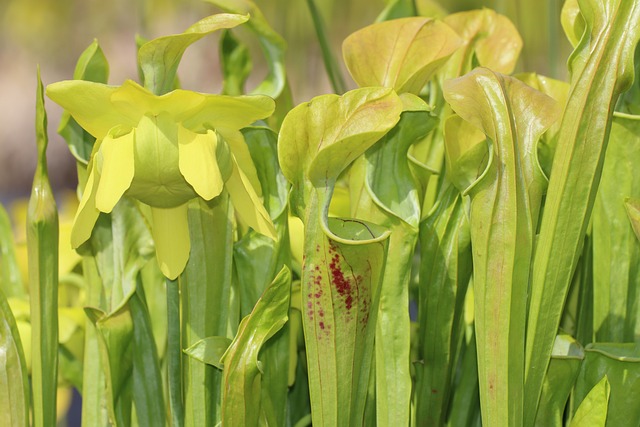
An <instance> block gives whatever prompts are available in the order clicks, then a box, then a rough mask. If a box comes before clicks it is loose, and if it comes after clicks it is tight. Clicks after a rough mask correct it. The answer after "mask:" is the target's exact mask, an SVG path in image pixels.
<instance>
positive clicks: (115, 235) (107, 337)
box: [81, 197, 157, 423]
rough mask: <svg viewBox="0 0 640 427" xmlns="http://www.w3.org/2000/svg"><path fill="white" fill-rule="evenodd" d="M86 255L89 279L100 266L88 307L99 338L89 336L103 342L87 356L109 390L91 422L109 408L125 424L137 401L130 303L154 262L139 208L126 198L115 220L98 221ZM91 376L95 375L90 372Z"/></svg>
mask: <svg viewBox="0 0 640 427" xmlns="http://www.w3.org/2000/svg"><path fill="white" fill-rule="evenodd" d="M81 249H82V251H83V253H84V254H85V256H87V258H88V259H86V260H85V262H84V263H83V267H84V268H85V272H86V273H85V274H87V273H88V272H89V271H90V269H89V268H88V267H91V265H90V262H91V258H93V260H94V261H93V262H94V263H95V264H94V266H93V267H91V270H92V269H93V268H95V273H90V274H91V276H89V277H90V279H89V281H90V284H89V287H90V290H89V292H90V293H91V296H90V297H89V298H88V304H90V305H91V306H90V307H89V308H86V309H85V311H86V312H87V315H88V316H89V318H90V320H91V322H92V325H94V326H95V332H94V329H93V328H91V329H90V328H87V335H88V336H91V335H93V334H94V333H95V334H96V335H97V338H98V340H97V341H98V345H97V348H95V347H93V346H92V343H91V342H89V343H87V346H89V347H88V348H89V350H85V356H86V357H100V360H101V364H100V369H102V370H103V373H104V386H105V387H106V389H107V392H106V393H107V394H106V401H105V402H104V403H100V402H99V401H98V402H95V401H94V400H93V399H95V398H96V396H91V397H90V398H89V401H88V402H87V405H88V411H87V412H88V413H90V414H92V415H91V416H92V417H93V418H88V420H93V421H94V422H95V417H99V418H98V419H101V417H100V416H99V413H100V411H102V410H104V408H103V409H98V407H99V406H100V405H104V406H106V409H107V412H108V414H109V419H110V421H111V422H112V423H113V422H119V423H121V422H124V421H127V420H129V419H130V418H131V404H132V401H133V399H134V397H136V396H134V395H133V393H132V390H133V389H132V387H133V379H132V374H133V354H132V353H131V352H132V351H133V350H132V348H133V345H134V344H133V342H134V341H133V340H134V330H133V329H134V323H133V319H132V315H131V310H130V304H129V300H130V298H131V297H132V295H133V294H134V292H135V291H136V286H137V277H138V274H139V272H140V270H141V269H142V267H143V266H144V265H145V264H147V263H148V262H149V260H150V259H151V258H152V257H153V252H154V250H153V241H152V239H151V233H150V230H149V227H148V224H147V222H146V220H145V218H144V217H143V215H142V213H141V212H140V210H139V208H138V207H137V206H136V205H135V204H134V202H132V201H131V200H130V199H128V198H126V197H125V198H123V199H121V200H120V202H118V204H117V205H116V206H115V207H114V209H113V211H112V212H111V214H110V215H108V216H107V215H102V216H100V217H99V218H98V221H97V223H96V227H95V230H94V232H93V234H92V236H91V238H90V240H89V241H88V242H87V243H86V244H85V245H83V246H82V247H81ZM89 256H90V257H89ZM93 274H95V276H93ZM136 357H142V356H141V355H137V356H136ZM91 363H93V361H92V360H91V359H88V360H87V359H85V366H91V367H92V368H93V369H98V367H97V366H93V365H91ZM85 369H87V368H85ZM88 373H93V375H94V377H95V375H96V374H95V371H93V370H91V369H89V370H88ZM94 380H95V378H91V377H88V378H87V377H86V376H85V378H84V381H83V384H84V385H85V388H86V387H93V385H94V384H93V382H92V381H94ZM99 381H102V380H101V379H99ZM91 390H95V389H91ZM97 390H100V389H99V388H97ZM156 392H157V391H156ZM127 422H128V421H127Z"/></svg>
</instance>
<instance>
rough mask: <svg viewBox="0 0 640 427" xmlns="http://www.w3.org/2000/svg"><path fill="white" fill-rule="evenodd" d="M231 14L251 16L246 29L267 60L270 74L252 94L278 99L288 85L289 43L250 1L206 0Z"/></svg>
mask: <svg viewBox="0 0 640 427" xmlns="http://www.w3.org/2000/svg"><path fill="white" fill-rule="evenodd" d="M206 1H207V2H209V3H212V4H213V5H215V6H217V7H219V8H220V9H222V10H224V11H226V12H229V13H237V14H242V15H246V16H249V20H248V21H247V25H246V27H247V28H249V29H250V30H251V31H252V32H253V33H254V34H255V35H256V36H257V37H258V40H259V42H260V46H261V47H262V52H263V53H264V56H265V58H266V60H267V67H268V68H269V72H268V73H267V76H266V77H265V78H264V80H262V82H261V83H260V84H259V85H258V87H256V88H255V89H253V90H252V91H251V93H252V94H258V95H267V96H270V97H272V98H274V99H275V98H278V97H279V96H280V95H281V94H282V92H283V90H284V89H285V86H286V84H287V77H286V71H285V66H284V56H285V50H286V48H287V43H286V42H285V41H284V39H283V38H282V37H281V36H280V35H279V34H278V33H276V32H275V31H274V30H273V28H271V26H270V25H269V23H268V22H267V20H266V19H265V17H264V15H263V14H262V12H261V11H260V9H259V8H258V6H257V5H256V4H255V3H253V2H252V1H250V0H206Z"/></svg>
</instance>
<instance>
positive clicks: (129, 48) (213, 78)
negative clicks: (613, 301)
mask: <svg viewBox="0 0 640 427" xmlns="http://www.w3.org/2000/svg"><path fill="white" fill-rule="evenodd" d="M388 1H389V0H388ZM388 1H387V2H388ZM416 1H433V0H416ZM387 2H385V1H384V0H340V1H338V0H316V3H317V4H318V7H319V8H320V10H321V13H322V16H323V17H324V20H325V23H326V26H327V28H328V29H329V36H330V38H331V43H332V45H333V47H334V51H335V52H336V55H337V56H338V57H340V44H341V42H342V40H343V39H344V38H345V37H346V36H347V35H348V34H350V33H351V32H353V31H355V30H357V29H359V28H361V27H363V26H365V25H368V24H370V23H372V22H373V21H374V20H375V18H376V16H377V15H378V14H379V13H380V12H381V11H382V9H383V8H384V6H385V3H387ZM256 3H257V4H258V6H259V7H260V8H261V9H262V10H263V12H264V14H265V16H266V17H267V19H268V20H269V22H270V23H271V24H272V26H273V27H274V28H275V29H276V31H278V32H279V33H280V34H281V35H282V36H283V37H284V38H285V39H286V40H287V42H288V45H289V47H288V53H287V55H288V56H287V58H288V59H287V61H288V64H287V66H288V68H287V69H288V72H289V75H288V78H289V80H290V84H291V87H292V92H293V96H294V100H295V101H296V102H302V101H305V100H308V99H310V98H311V97H312V96H315V95H318V94H321V93H327V92H330V91H331V88H330V86H329V84H328V80H327V78H326V75H325V72H324V68H323V64H322V60H321V56H320V51H319V47H318V44H317V39H316V36H315V32H314V29H313V24H312V21H311V18H310V15H309V11H308V7H307V2H306V1H305V0H256ZM440 5H441V6H443V8H444V9H446V10H448V11H450V12H455V11H460V10H466V9H473V8H480V7H490V8H493V9H496V10H497V11H499V12H501V13H504V14H506V15H507V16H509V17H510V18H511V19H512V21H514V22H515V23H516V26H517V27H518V28H519V29H520V31H521V34H522V36H523V39H524V40H525V47H524V51H523V57H522V60H521V64H520V66H519V69H520V70H528V71H536V72H538V73H541V74H546V75H550V76H554V77H560V78H562V77H564V74H565V71H564V68H565V67H564V63H565V58H566V55H567V52H568V44H567V42H566V41H565V39H564V35H563V34H562V32H561V30H560V19H559V16H560V8H561V0H540V1H531V0H488V1H486V0H485V1H482V0H441V1H440ZM215 12H216V9H215V7H213V6H212V5H210V4H208V3H205V2H202V1H200V0H109V1H104V0H0V202H3V203H9V202H11V201H12V200H14V199H15V198H18V197H25V196H27V195H28V194H29V191H30V186H31V178H32V174H33V171H34V168H35V159H36V149H35V143H34V137H35V131H34V103H35V87H36V66H37V64H39V65H40V67H41V71H42V79H43V82H44V84H45V85H46V84H48V83H52V82H55V81H59V80H64V79H69V78H71V76H72V74H73V69H74V66H75V62H76V59H77V58H78V56H79V55H80V53H81V52H82V51H83V50H84V49H85V48H86V47H87V46H88V45H89V44H90V43H91V42H92V41H93V39H94V38H96V39H98V41H99V42H100V44H101V46H102V48H103V50H104V52H105V54H106V56H107V58H108V60H109V62H110V68H111V75H110V83H111V84H121V83H122V82H123V81H124V80H125V79H128V78H133V79H135V78H136V57H135V43H134V39H135V35H136V34H139V35H141V36H143V37H146V38H154V37H158V36H161V35H167V34H172V33H177V32H182V31H183V30H184V29H186V28H187V27H188V26H189V25H190V24H192V23H194V22H196V21H197V20H199V19H201V18H202V17H205V16H207V15H209V14H212V13H215ZM238 32H239V33H240V34H239V35H240V36H241V37H242V31H241V29H240V30H239V31H238ZM217 47H218V39H217V37H216V35H212V36H208V37H206V38H205V39H203V40H201V41H199V42H198V43H196V44H195V45H194V46H193V47H191V48H190V49H188V50H187V52H186V54H185V57H184V60H183V62H182V63H181V66H180V70H179V76H180V79H181V82H182V85H183V87H185V88H187V89H191V90H198V91H204V92H210V93H216V92H219V90H220V88H221V77H220V72H219V65H218V57H217ZM253 57H254V76H255V78H256V79H258V78H260V77H261V75H263V71H262V70H263V69H264V66H263V65H261V62H260V61H261V59H262V57H261V55H260V53H259V50H258V48H257V47H256V52H255V54H254V55H253ZM347 81H349V82H350V79H349V78H347ZM249 84H250V83H249ZM47 111H48V114H49V137H50V145H49V166H50V173H51V180H52V185H53V186H54V189H55V190H56V191H59V190H61V189H64V188H68V189H73V188H75V167H74V164H73V159H72V158H71V156H70V155H69V154H68V151H67V148H66V145H65V144H64V142H63V141H62V139H61V138H60V137H59V136H58V135H57V133H56V129H57V125H58V121H59V118H60V114H61V110H60V108H59V107H58V106H57V105H55V104H53V103H52V102H47Z"/></svg>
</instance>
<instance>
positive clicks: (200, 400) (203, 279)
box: [179, 191, 237, 427]
mask: <svg viewBox="0 0 640 427" xmlns="http://www.w3.org/2000/svg"><path fill="white" fill-rule="evenodd" d="M189 234H190V236H191V241H192V249H191V256H190V257H189V261H188V262H187V266H186V267H185V270H184V272H183V273H182V274H181V275H180V278H179V280H180V285H181V292H182V319H183V330H182V348H183V349H185V348H190V347H192V346H194V345H195V344H196V343H197V342H198V341H200V340H202V339H205V338H207V337H211V336H220V337H226V336H227V335H228V334H229V332H228V329H227V328H228V325H229V324H230V323H235V324H237V320H236V319H234V318H233V317H231V314H230V300H231V283H232V282H231V279H232V270H233V264H232V257H233V237H234V224H233V210H232V207H231V203H230V201H229V195H228V193H227V192H226V191H223V193H222V194H221V195H220V196H219V197H216V198H215V199H213V200H211V201H209V202H205V201H203V200H197V201H193V202H191V204H190V205H189ZM187 325H188V326H187ZM218 360H219V359H218ZM221 383H222V372H220V371H218V370H217V369H215V368H214V367H212V366H207V365H205V364H203V363H202V362H200V361H198V360H196V359H193V358H192V357H184V358H183V384H184V385H183V387H184V389H183V393H184V402H185V426H187V427H191V426H194V427H198V426H205V425H215V423H216V422H218V421H219V420H220V416H221V415H220V409H219V408H220V401H221V394H222V391H221Z"/></svg>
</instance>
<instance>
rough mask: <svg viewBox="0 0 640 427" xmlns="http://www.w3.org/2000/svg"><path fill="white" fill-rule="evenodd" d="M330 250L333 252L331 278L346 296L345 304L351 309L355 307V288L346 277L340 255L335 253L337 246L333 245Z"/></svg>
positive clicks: (330, 267) (330, 265)
mask: <svg viewBox="0 0 640 427" xmlns="http://www.w3.org/2000/svg"><path fill="white" fill-rule="evenodd" d="M329 252H332V253H333V257H332V258H331V262H330V263H329V270H331V279H332V282H333V284H334V286H335V287H336V291H338V294H339V295H340V296H341V297H342V298H344V306H345V308H346V309H347V310H351V308H352V307H353V288H352V286H351V282H350V281H349V279H347V278H346V277H344V273H343V272H342V270H341V269H340V255H338V254H337V253H335V247H334V246H333V245H332V246H331V247H330V249H329Z"/></svg>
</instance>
